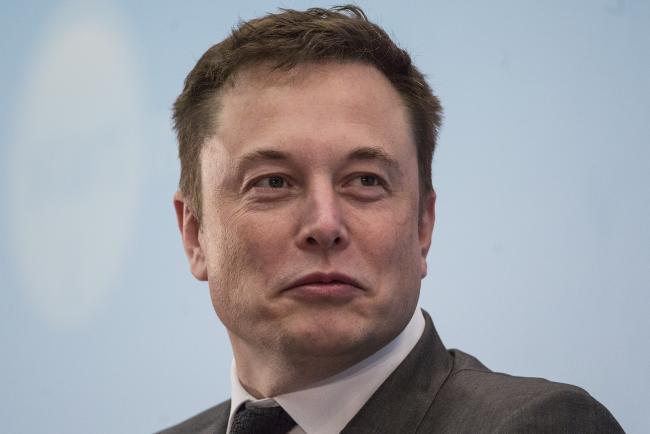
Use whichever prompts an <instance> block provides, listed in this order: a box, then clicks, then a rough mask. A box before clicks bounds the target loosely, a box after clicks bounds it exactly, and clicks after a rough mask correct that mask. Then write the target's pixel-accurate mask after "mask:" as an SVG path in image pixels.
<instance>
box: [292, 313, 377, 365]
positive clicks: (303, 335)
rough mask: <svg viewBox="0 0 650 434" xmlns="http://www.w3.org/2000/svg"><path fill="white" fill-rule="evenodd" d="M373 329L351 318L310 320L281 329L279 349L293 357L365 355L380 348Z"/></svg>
mask: <svg viewBox="0 0 650 434" xmlns="http://www.w3.org/2000/svg"><path fill="white" fill-rule="evenodd" d="M385 343H386V342H382V339H381V337H380V336H379V335H378V334H377V330H376V328H368V327H364V326H363V325H362V324H355V323H354V321H347V322H346V321H336V320H334V321H329V322H322V323H320V322H317V321H311V322H310V323H308V324H301V325H299V326H294V327H291V329H290V330H285V333H284V334H283V336H282V342H281V345H282V347H283V350H284V351H286V352H288V353H293V354H295V355H296V356H299V355H302V356H306V357H307V356H310V357H315V356H316V357H323V358H328V357H341V356H348V357H350V358H353V359H356V358H359V360H361V359H362V358H365V357H367V356H369V355H370V354H372V353H374V352H375V351H377V350H378V349H379V348H381V347H382V346H383V345H384V344H385Z"/></svg>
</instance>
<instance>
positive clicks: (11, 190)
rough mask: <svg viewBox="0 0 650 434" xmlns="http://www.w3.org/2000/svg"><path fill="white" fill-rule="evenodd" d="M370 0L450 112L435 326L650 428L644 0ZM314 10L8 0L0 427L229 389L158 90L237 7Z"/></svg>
mask: <svg viewBox="0 0 650 434" xmlns="http://www.w3.org/2000/svg"><path fill="white" fill-rule="evenodd" d="M398 3H399V4H398ZM359 4H360V5H361V6H363V7H365V9H366V11H367V13H368V15H369V16H370V17H371V19H373V20H375V21H376V22H378V23H379V24H380V25H382V26H383V27H384V28H385V29H386V30H388V31H389V33H390V34H391V35H394V37H395V39H396V40H397V41H398V42H399V43H400V44H401V45H402V46H403V47H404V48H406V49H408V50H409V52H410V53H411V54H412V56H413V58H414V60H415V62H416V64H417V65H419V67H420V69H421V70H423V71H424V72H425V73H426V74H427V75H428V77H429V80H430V83H431V85H432V86H433V88H434V89H435V91H436V92H437V94H438V95H439V96H440V97H441V99H442V102H443V105H444V107H445V116H446V121H445V125H444V128H443V130H442V134H441V137H440V145H439V149H438V152H437V155H436V157H435V162H434V183H435V186H436V189H437V191H438V197H439V201H438V220H437V225H436V229H435V232H434V239H433V247H432V251H431V253H430V255H429V264H430V273H429V276H428V277H427V278H426V280H425V281H424V284H423V290H422V299H421V305H422V307H424V308H425V309H427V310H428V311H429V312H430V313H431V314H432V316H433V318H434V320H435V322H436V325H437V327H438V330H439V332H440V335H441V336H442V338H443V341H444V342H445V343H446V345H447V346H448V347H457V348H461V349H463V350H465V351H468V352H470V353H472V354H474V355H476V356H477V357H478V358H479V359H481V360H482V361H483V362H484V363H485V364H486V365H487V366H488V367H490V368H491V369H493V370H497V371H504V372H508V373H513V374H519V375H528V376H540V377H545V378H549V379H552V380H556V381H562V382H567V383H573V384H577V385H579V386H582V387H584V388H585V389H587V390H588V391H589V392H590V393H591V394H592V395H593V396H594V397H596V398H597V399H598V400H600V401H601V402H602V403H604V404H605V405H606V406H607V407H608V408H609V409H610V410H611V411H612V413H614V415H615V416H616V417H617V419H618V420H619V421H620V423H621V424H622V426H623V428H624V429H625V430H626V431H628V432H630V433H641V432H650V419H648V417H647V410H648V408H650V396H649V393H650V392H649V390H650V350H649V349H648V348H649V344H650V333H649V331H650V320H649V318H648V307H649V306H650V298H649V296H648V290H649V289H650V271H649V268H650V231H649V222H650V191H649V190H650V189H649V186H650V167H649V166H650V164H649V163H650V54H649V53H650V2H648V1H642V0H638V1H622V0H620V1H615V0H584V1H576V0H570V1H560V0H556V1H546V2H533V1H491V2H485V1H478V0H477V1H455V2H451V1H448V2H441V1H434V2H424V1H422V2H411V3H409V2H389V1H374V2H370V1H361V2H359ZM314 5H315V4H314V3H312V2H302V1H294V2H288V1H286V2H279V3H277V4H274V3H272V2H268V1H239V2H222V1H187V2H174V3H172V2H158V1H156V2H154V1H141V2H127V1H126V0H122V1H110V0H105V1H95V2H92V1H91V2H88V1H85V2H81V1H80V2H56V1H51V2H38V1H36V2H34V1H33V2H18V1H12V2H5V3H4V4H3V7H2V9H3V12H2V14H1V15H0V29H2V30H0V35H1V38H0V47H1V53H2V60H1V62H2V68H0V95H1V100H0V101H1V103H0V144H1V147H0V170H1V171H2V172H1V175H0V176H1V179H2V187H1V188H0V192H1V193H0V194H1V195H2V201H1V205H0V206H1V207H2V208H1V210H2V212H1V213H0V239H1V240H2V241H1V243H0V285H1V288H2V299H3V300H2V302H1V303H0V325H1V327H0V349H1V350H0V351H2V357H1V358H0V431H2V432H6V433H40V432H52V433H69V434H72V433H145V432H152V431H154V430H157V429H160V428H163V427H165V426H167V425H170V424H172V423H175V422H178V421H180V420H181V419H184V418H186V417H188V416H190V415H192V414H194V413H196V412H198V411H200V410H203V409H205V408H207V407H208V406H211V405H213V404H216V403H217V402H220V401H221V400H223V399H225V398H226V397H227V396H228V394H229V390H228V372H229V366H230V360H231V353H230V347H229V343H228V341H227V338H226V334H225V332H224V330H223V329H222V327H221V325H220V323H219V322H218V320H217V318H216V315H215V314H214V313H213V311H212V307H211V303H210V299H209V295H208V290H207V287H206V286H205V285H204V284H200V283H197V282H195V281H193V279H192V278H191V275H190V273H189V271H188V267H187V265H186V261H185V257H184V254H183V252H182V249H181V244H180V239H179V235H178V234H177V229H176V223H175V216H174V213H173V210H172V206H171V196H172V194H173V192H174V190H175V188H176V183H177V179H178V173H179V169H178V163H177V158H176V142H175V138H174V135H173V133H172V131H171V128H170V120H169V119H170V106H171V104H172V102H173V100H174V99H175V97H176V96H177V95H178V93H179V92H180V90H181V86H182V82H183V79H184V77H185V75H186V74H187V73H188V72H189V70H190V69H191V67H192V66H193V65H194V63H195V62H196V60H197V59H198V58H199V57H200V55H201V54H202V53H203V52H204V51H205V50H206V49H207V48H208V47H209V46H210V45H212V44H213V43H216V42H217V41H219V40H221V39H222V38H223V37H225V36H226V34H227V32H228V31H229V29H230V28H231V27H232V26H233V25H234V24H235V23H236V22H237V20H238V19H239V18H240V17H241V18H244V19H247V18H252V17H255V16H258V15H261V14H263V13H265V12H271V11H274V10H275V8H276V6H283V7H295V8H306V7H309V6H314ZM319 5H320V6H324V5H325V6H326V5H329V3H326V4H322V3H321V4H319Z"/></svg>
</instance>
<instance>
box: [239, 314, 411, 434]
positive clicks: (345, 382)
mask: <svg viewBox="0 0 650 434" xmlns="http://www.w3.org/2000/svg"><path fill="white" fill-rule="evenodd" d="M423 331H424V316H423V315H422V311H421V310H420V309H416V310H415V312H414V313H413V316H412V317H411V320H410V321H409V323H408V324H407V325H406V327H405V328H404V330H402V332H401V333H400V334H399V335H398V336H397V337H396V338H395V339H393V340H392V341H390V342H389V343H388V344H387V345H386V346H384V347H383V348H381V349H380V350H379V351H377V352H376V353H374V354H373V355H371V356H370V357H368V358H366V359H364V360H362V361H361V362H359V363H357V364H356V365H354V366H352V367H350V368H348V369H346V370H345V371H343V372H340V373H338V374H336V375H334V376H332V377H329V378H327V379H325V380H323V381H320V382H318V383H316V384H314V385H312V386H311V387H309V388H307V389H302V390H299V391H297V392H291V393H286V394H284V395H278V396H276V397H273V398H264V399H256V398H254V397H253V396H251V395H250V394H249V393H248V392H247V391H246V389H244V388H243V387H242V385H241V383H240V382H239V379H238V377H237V368H236V366H235V362H234V360H233V363H232V367H231V370H230V384H231V386H230V387H231V402H230V418H229V420H228V432H229V431H230V424H231V422H232V418H233V414H234V413H235V412H236V411H237V409H238V408H239V407H240V406H241V405H242V404H243V403H245V402H246V401H251V404H252V405H255V406H257V407H268V406H275V405H281V406H282V408H284V410H285V411H286V412H287V413H288V414H289V415H290V416H291V417H292V418H293V420H295V421H296V423H297V424H298V426H300V427H301V428H302V429H303V430H304V431H305V432H306V433H307V434H326V433H337V432H340V431H341V430H343V428H345V426H346V425H347V424H348V422H350V420H352V418H353V417H354V415H355V414H357V413H358V412H359V410H361V407H363V406H364V404H365V403H366V402H367V401H368V399H370V397H371V396H372V394H373V393H375V391H376V390H377V389H378V388H379V386H381V384H382V383H383V382H384V381H386V379H387V378H388V377H389V376H390V374H391V373H392V372H393V371H394V370H395V369H396V368H397V366H398V365H399V364H400V363H402V361H403V360H404V359H405V358H406V356H408V354H409V353H410V352H411V350H412V349H413V347H415V345H416V344H417V342H418V340H419V339H420V336H422V332H423Z"/></svg>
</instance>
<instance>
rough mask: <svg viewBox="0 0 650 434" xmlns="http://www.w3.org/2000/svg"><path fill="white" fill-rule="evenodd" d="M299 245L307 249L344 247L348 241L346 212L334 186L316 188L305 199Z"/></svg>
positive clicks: (325, 249) (323, 249)
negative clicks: (341, 205)
mask: <svg viewBox="0 0 650 434" xmlns="http://www.w3.org/2000/svg"><path fill="white" fill-rule="evenodd" d="M302 214H303V219H302V222H301V227H300V230H299V234H298V239H297V242H298V246H299V247H300V248H302V249H305V250H321V251H329V250H332V249H337V250H338V249H343V248H345V247H346V246H347V245H348V243H349V234H348V229H347V227H346V224H345V215H344V213H343V212H342V210H341V207H340V203H339V200H338V198H337V197H336V193H335V192H334V190H333V189H332V187H331V186H321V187H319V188H314V189H313V191H311V192H310V193H309V196H308V198H307V200H306V201H305V203H304V209H303V212H302Z"/></svg>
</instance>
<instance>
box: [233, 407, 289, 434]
mask: <svg viewBox="0 0 650 434" xmlns="http://www.w3.org/2000/svg"><path fill="white" fill-rule="evenodd" d="M294 426H296V422H295V421H294V420H293V419H291V416H289V415H288V414H287V412H286V411H284V409H283V408H282V407H280V406H277V407H251V408H246V404H244V405H242V406H241V407H240V408H239V410H237V413H236V414H235V417H234V419H233V421H232V425H231V426H230V434H286V433H288V432H289V430H290V429H291V428H293V427H294Z"/></svg>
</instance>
